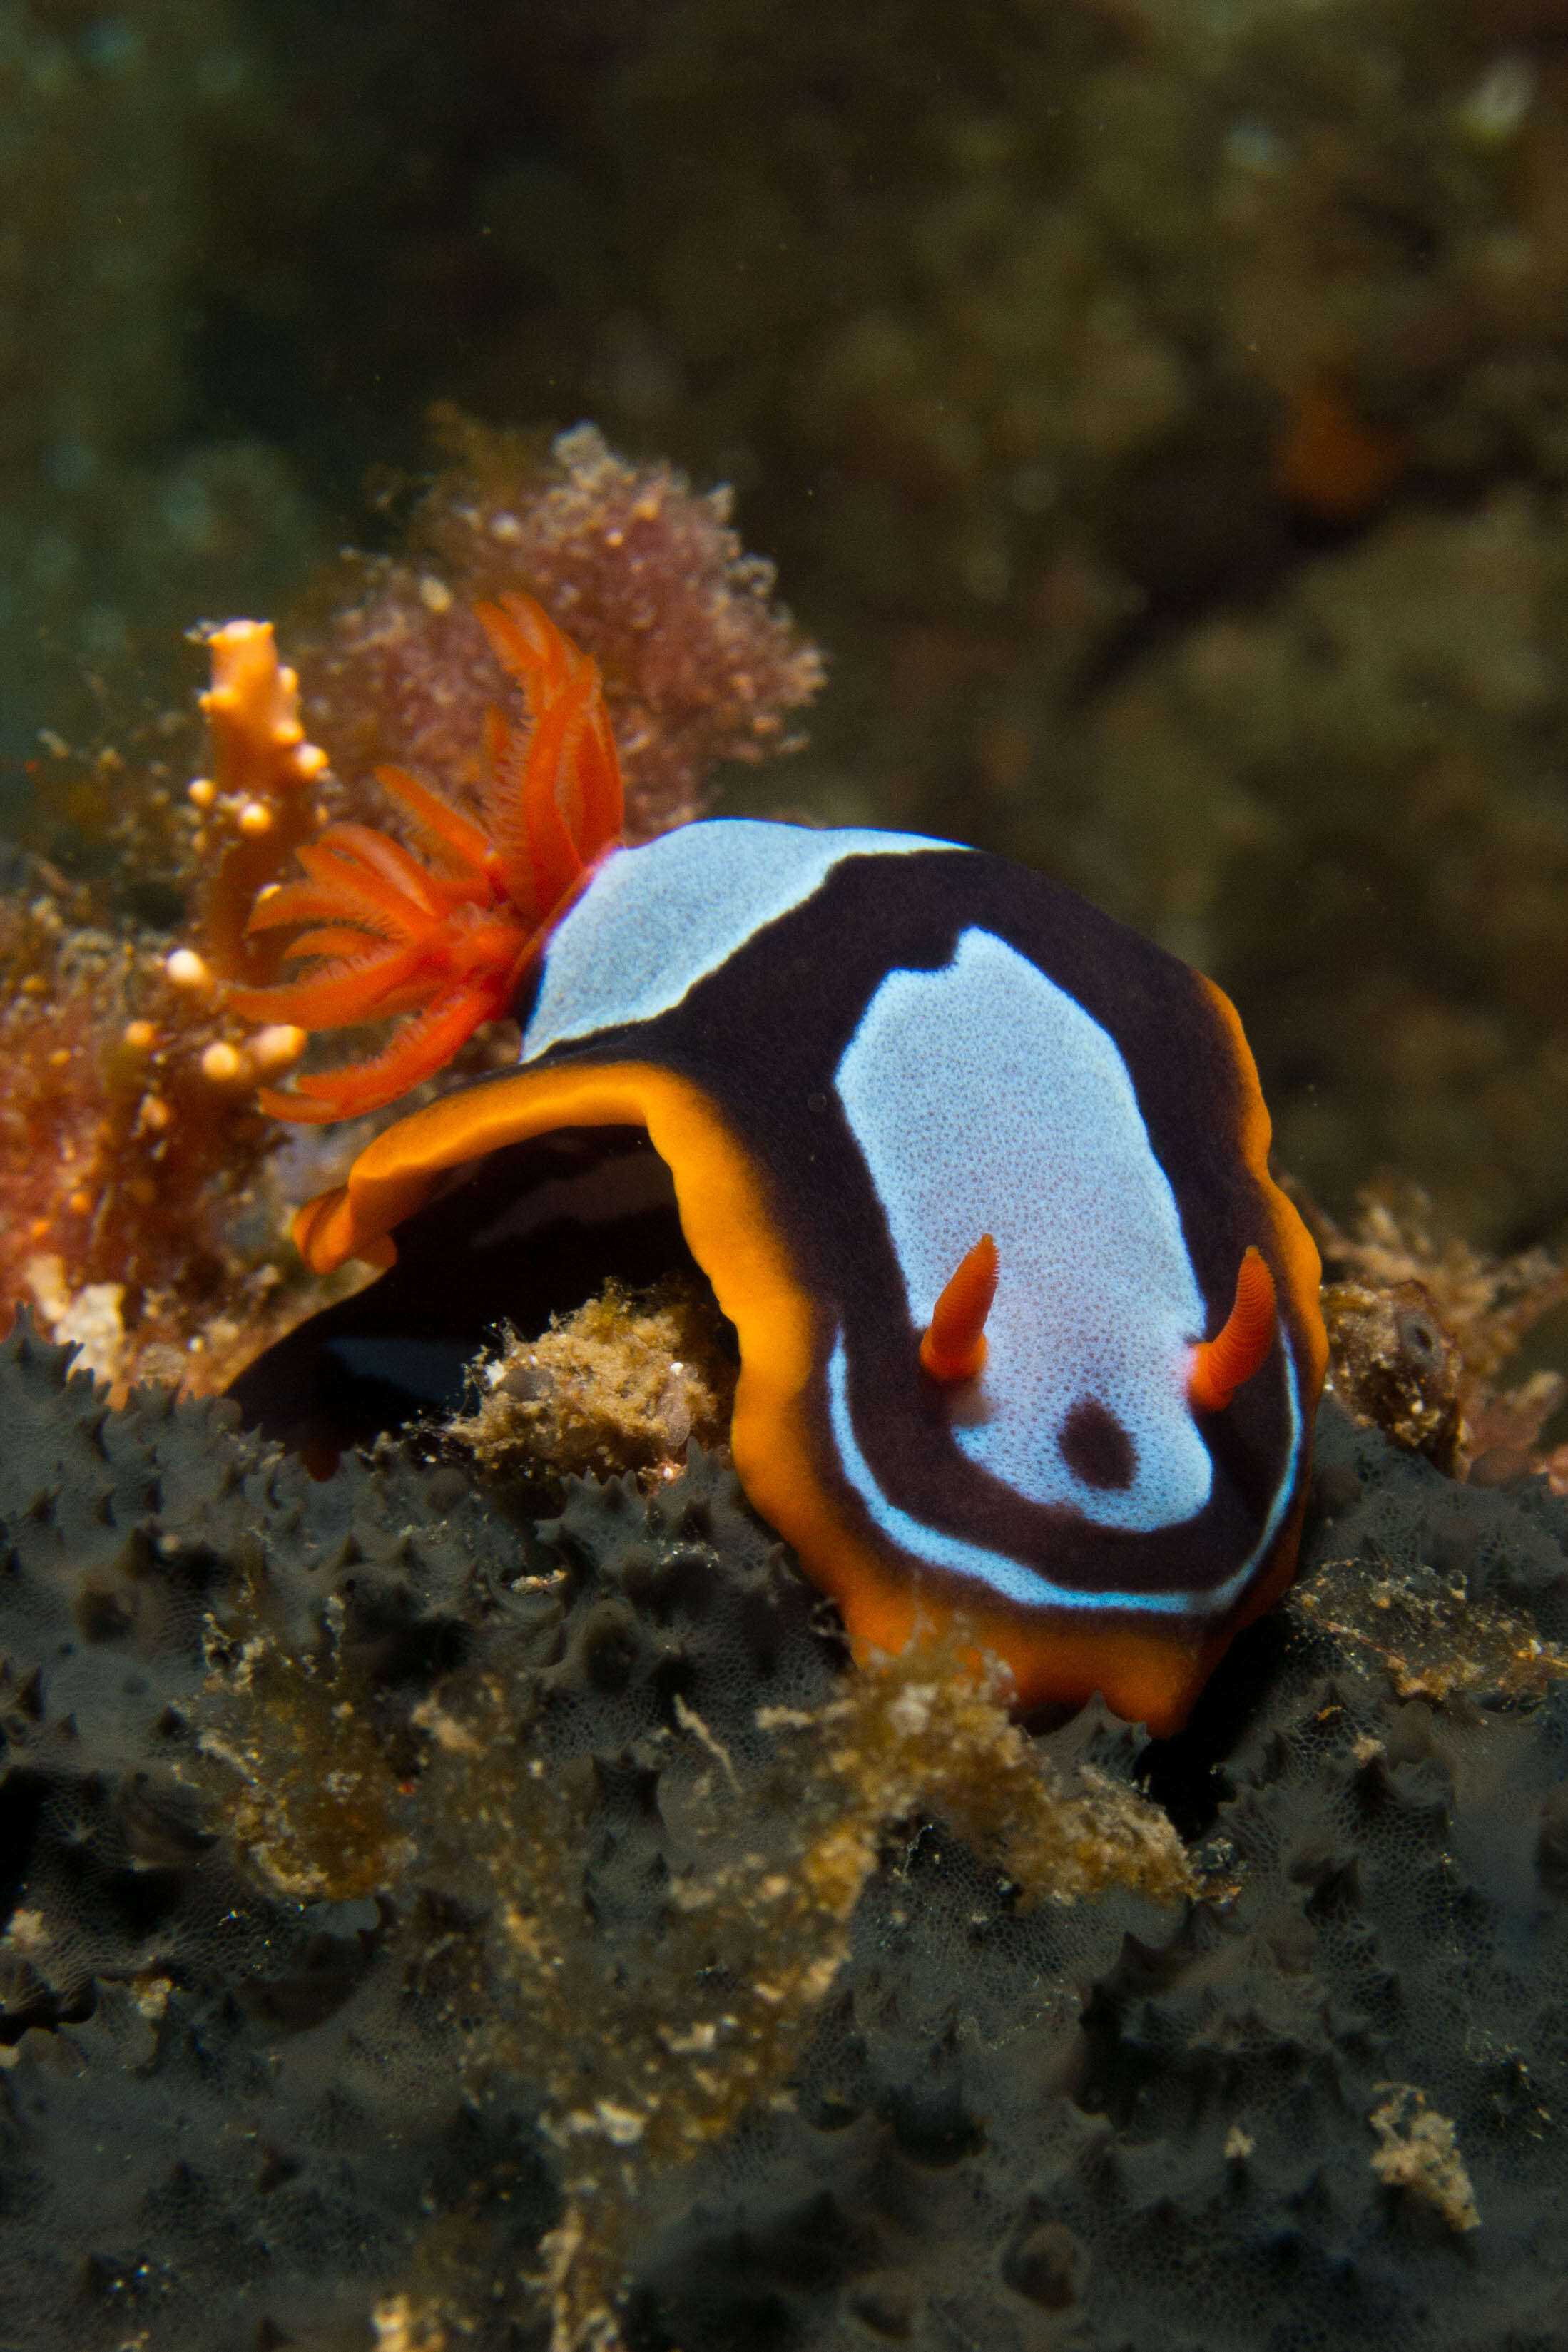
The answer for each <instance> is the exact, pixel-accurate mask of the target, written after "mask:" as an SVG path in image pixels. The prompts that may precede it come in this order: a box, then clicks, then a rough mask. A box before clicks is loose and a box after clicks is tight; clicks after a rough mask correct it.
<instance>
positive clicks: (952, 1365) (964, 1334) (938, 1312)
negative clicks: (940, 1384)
mask: <svg viewBox="0 0 1568 2352" xmlns="http://www.w3.org/2000/svg"><path fill="white" fill-rule="evenodd" d="M997 1271H998V1267H997V1258H996V1244H995V1243H994V1241H993V1240H992V1238H991V1236H990V1234H981V1236H980V1239H979V1240H978V1241H977V1242H976V1243H975V1244H974V1247H973V1249H972V1250H969V1251H967V1252H966V1253H965V1254H964V1255H963V1257H961V1258H960V1260H959V1262H958V1265H957V1267H956V1269H955V1270H954V1272H953V1273H952V1274H951V1275H950V1276H948V1279H947V1282H946V1283H945V1285H944V1286H943V1288H942V1297H940V1298H939V1299H938V1300H937V1302H936V1305H935V1307H933V1308H932V1310H931V1327H930V1328H929V1329H928V1331H927V1332H926V1334H925V1337H924V1338H923V1339H921V1365H922V1366H923V1368H924V1370H926V1371H928V1372H929V1373H930V1374H931V1378H932V1380H933V1381H972V1380H973V1378H974V1375H975V1373H976V1372H977V1371H979V1370H980V1369H981V1367H982V1366H983V1365H984V1361H985V1318H986V1317H987V1316H988V1315H989V1314H990V1312H991V1302H992V1300H993V1299H994V1297H995V1296H996V1276H997Z"/></svg>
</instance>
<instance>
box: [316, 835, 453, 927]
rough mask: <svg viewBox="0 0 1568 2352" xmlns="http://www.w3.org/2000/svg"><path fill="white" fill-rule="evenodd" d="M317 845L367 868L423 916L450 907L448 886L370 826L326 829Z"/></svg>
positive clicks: (401, 845)
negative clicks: (389, 884)
mask: <svg viewBox="0 0 1568 2352" xmlns="http://www.w3.org/2000/svg"><path fill="white" fill-rule="evenodd" d="M319 846H320V847H321V848H323V849H330V850H331V851H332V853H333V854H334V856H340V857H344V858H347V859H349V860H350V861H351V862H352V863H353V864H354V865H356V866H361V867H362V868H364V867H368V869H369V870H370V872H371V873H373V874H376V875H379V876H380V877H382V879H383V880H384V881H386V882H390V883H391V885H392V887H393V888H394V889H395V890H396V891H398V892H399V893H400V894H401V896H402V897H403V898H405V899H407V900H408V901H409V903H410V904H411V905H412V906H415V907H417V908H419V910H420V912H421V913H422V914H426V915H437V916H438V915H440V914H442V913H444V912H445V910H446V908H447V906H449V905H450V904H451V900H452V886H451V884H450V883H449V882H448V881H447V880H446V879H445V878H444V877H442V876H440V875H438V874H433V873H432V872H431V870H430V868H429V866H422V865H421V864H420V862H419V860H418V858H417V857H416V856H414V854H413V852H412V851H411V850H407V849H405V848H404V846H403V844H402V843H401V842H400V841H394V839H393V837H392V835H390V834H389V833H381V832H378V830H377V829H376V827H375V826H374V825H373V824H333V825H329V826H328V828H327V830H326V832H325V833H324V834H322V835H321V841H320V843H319Z"/></svg>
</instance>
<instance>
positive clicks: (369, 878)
mask: <svg viewBox="0 0 1568 2352" xmlns="http://www.w3.org/2000/svg"><path fill="white" fill-rule="evenodd" d="M324 839H325V836H324V835H323V841H324ZM300 865H301V866H303V867H304V868H305V871H306V872H307V873H308V874H309V875H310V878H311V880H312V881H313V882H315V883H316V884H317V885H318V886H319V887H321V889H322V890H328V891H331V892H333V893H334V894H335V897H336V900H337V905H336V912H337V913H338V914H339V915H351V916H353V918H354V919H356V920H358V919H363V920H364V921H365V922H367V923H371V924H374V928H375V929H377V930H378V931H389V932H391V933H393V934H394V935H395V937H397V938H399V939H405V940H407V939H413V938H415V937H416V935H417V934H418V933H419V932H420V931H422V930H424V929H426V927H427V926H428V924H429V922H430V919H431V918H430V914H429V912H428V910H427V909H426V908H423V907H419V906H416V905H414V904H413V903H412V902H411V901H410V900H409V899H407V898H405V896H404V895H403V893H402V891H400V890H397V889H395V888H394V887H393V885H392V884H391V883H390V882H387V881H385V880H384V879H383V877H381V876H380V875H379V874H375V873H373V872H372V870H371V869H370V867H369V866H360V865H357V864H351V863H350V861H349V860H348V859H347V858H346V857H338V856H333V854H332V852H331V849H330V848H326V847H324V846H322V845H321V843H317V842H312V843H310V845H308V846H307V847H306V848H304V849H301V850H300Z"/></svg>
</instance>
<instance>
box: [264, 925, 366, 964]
mask: <svg viewBox="0 0 1568 2352" xmlns="http://www.w3.org/2000/svg"><path fill="white" fill-rule="evenodd" d="M387 945H388V942H387V941H386V940H381V939H377V938H376V936H375V934H374V932H373V931H361V930H350V929H347V928H346V926H345V927H339V926H336V925H332V924H323V925H322V926H321V929H320V930H315V931H301V932H300V936H299V938H298V939H297V940H289V944H288V946H287V947H286V948H285V949H284V950H283V953H284V955H285V956H286V957H287V956H333V957H336V958H338V959H339V960H340V961H341V960H342V958H343V957H344V956H362V955H363V954H364V953H365V951H366V950H367V949H370V948H384V947H385V946H387ZM307 976H308V975H307Z"/></svg>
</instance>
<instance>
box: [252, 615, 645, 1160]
mask: <svg viewBox="0 0 1568 2352" xmlns="http://www.w3.org/2000/svg"><path fill="white" fill-rule="evenodd" d="M476 609H477V611H478V614H479V620H480V622H481V623H482V624H483V625H484V629H485V632H486V635H488V636H489V641H490V644H491V646H493V648H494V650H495V653H496V656H497V657H498V659H499V660H500V663H501V665H502V667H504V668H505V669H506V670H507V672H508V673H509V675H510V677H512V678H514V679H515V680H516V682H517V684H518V685H519V686H521V688H522V689H523V691H524V693H525V695H526V696H527V698H528V705H529V714H530V717H531V721H532V724H531V729H530V730H529V732H528V733H527V735H526V736H524V735H521V734H520V733H518V732H517V731H516V730H513V729H512V728H511V727H510V726H509V724H508V723H507V721H506V719H503V718H502V717H501V715H500V712H499V711H492V712H491V713H490V718H489V765H490V776H489V789H488V791H487V793H486V809H485V813H486V815H487V817H488V819H489V829H488V830H487V829H486V828H485V827H484V826H482V825H479V824H475V823H474V822H473V820H472V819H471V818H470V817H467V816H465V815H464V814H462V812H461V811H460V810H458V809H455V808H452V807H450V806H449V805H448V804H447V802H445V801H444V800H442V799H441V797H440V795H439V794H438V793H433V792H432V791H431V790H430V789H429V787H428V786H427V785H426V784H421V783H419V782H416V780H415V778H414V777H412V776H407V775H405V774H404V772H403V771H402V770H401V769H400V768H378V769H377V770H376V775H377V777H378V779H379V781H380V782H381V784H382V786H383V788H384V790H385V791H386V792H387V793H389V794H390V795H391V797H392V798H393V799H394V800H395V801H397V802H399V803H401V804H402V807H403V809H404V811H405V814H406V816H407V818H408V820H409V824H410V826H411V829H412V831H413V833H414V835H415V836H416V839H417V841H418V843H419V845H420V847H421V849H422V850H423V851H424V853H425V856H416V855H415V854H414V852H413V851H412V850H411V849H409V848H407V847H405V845H404V844H403V843H402V842H400V841H395V840H394V839H393V837H392V835H390V834H386V833H382V832H380V831H379V830H378V829H377V828H376V827H375V826H374V825H367V824H331V825H329V826H328V827H327V828H326V830H325V832H323V833H321V834H320V835H318V836H317V838H316V839H315V840H314V841H313V842H310V843H307V844H306V845H304V847H302V848H301V849H300V851H299V853H298V856H299V861H300V865H301V866H303V868H304V870H305V875H306V877H307V878H306V879H305V880H304V881H300V882H285V883H281V884H277V885H274V886H273V887H271V888H270V889H268V890H266V891H264V892H263V893H262V895H261V897H260V898H258V901H257V903H256V905H255V907H254V908H252V910H251V915H250V920H249V924H248V926H247V929H248V930H249V931H251V932H260V931H267V930H272V929H277V928H278V927H279V926H280V925H286V924H288V925H291V924H300V925H305V926H308V927H309V928H306V929H302V930H301V931H300V935H299V937H298V938H296V939H295V940H292V941H291V942H290V944H289V948H288V949H287V950H285V952H286V954H287V955H288V956H289V958H296V957H298V958H302V959H306V960H308V961H310V962H311V963H312V964H313V966H314V969H313V970H311V971H307V972H305V973H304V974H302V975H301V977H300V979H298V980H295V981H289V982H283V983H282V984H281V985H279V986H278V987H274V988H236V989H233V990H231V992H230V1002H231V1003H233V1004H234V1005H235V1006H236V1008H237V1010H238V1011H239V1012H241V1013H245V1014H247V1016H248V1017H249V1018H251V1019H253V1020H259V1021H287V1022H290V1023H292V1024H294V1025H295V1026H296V1027H297V1028H300V1029H336V1028H342V1027H345V1026H347V1025H348V1024H353V1023H357V1022H362V1021H377V1020H383V1019H385V1018H387V1017H388V1016H391V1015H395V1014H408V1015H411V1016H412V1017H411V1018H409V1019H407V1020H405V1023H404V1025H403V1026H402V1027H401V1028H400V1029H398V1030H397V1031H396V1032H395V1034H394V1035H393V1037H392V1039H391V1041H390V1042H389V1044H388V1045H385V1046H384V1048H383V1050H382V1051H381V1052H380V1053H379V1054H375V1055H371V1056H369V1057H368V1058H367V1059H365V1060H363V1061H358V1062H349V1063H346V1064H344V1065H343V1066H342V1067H341V1068H338V1069H332V1070H320V1071H312V1072H307V1073H306V1074H305V1075H304V1076H301V1077H299V1078H297V1079H296V1081H295V1083H294V1086H293V1087H292V1088H291V1089H290V1090H289V1091H288V1092H287V1093H282V1092H279V1091H278V1090H277V1089H275V1088H264V1089H263V1090H262V1093H261V1097H260V1099H261V1103H262V1105H263V1108H265V1109H267V1110H268V1111H270V1112H271V1113H272V1114H273V1115H274V1117H276V1118H290V1119H300V1120H309V1121H313V1122H325V1121H327V1120H329V1119H338V1118H357V1117H358V1116H359V1115H360V1114H361V1113H363V1112H364V1111H369V1110H379V1109H380V1108H382V1107H383V1105H384V1104H386V1103H390V1102H395V1101H396V1099H397V1097H399V1096H400V1095H403V1094H406V1093H407V1091H408V1089H409V1087H414V1086H417V1085H418V1084H419V1083H420V1081H421V1080H422V1079H425V1078H427V1077H432V1076H434V1075H435V1073H436V1072H437V1070H438V1069H440V1068H441V1066H443V1064H444V1063H447V1062H448V1061H450V1060H451V1058H452V1055H454V1054H455V1053H456V1052H457V1051H458V1047H459V1046H460V1045H462V1044H463V1043H464V1041H465V1040H466V1039H467V1038H468V1037H469V1036H471V1035H472V1034H473V1032H474V1031H475V1030H476V1029H477V1028H479V1025H480V1024H481V1023H482V1022H486V1021H493V1020H496V1019H499V1018H500V1016H501V1015H503V1014H504V1013H507V1012H508V1011H509V1010H510V1007H511V1005H512V1003H513V1002H514V1001H515V999H516V996H517V992H518V990H519V988H520V987H521V983H522V980H523V976H524V974H525V973H526V971H527V970H528V967H529V965H530V963H531V961H532V960H533V958H534V956H535V955H536V954H537V953H538V952H539V950H540V949H541V947H542V945H543V942H544V940H545V939H546V938H547V936H548V934H549V932H550V929H551V928H552V924H553V923H554V922H555V920H556V919H558V917H559V916H560V915H561V914H562V913H563V911H564V909H565V908H566V907H567V906H568V905H569V904H570V902H571V901H572V899H573V898H575V896H576V895H577V893H578V891H579V890H580V889H581V888H582V887H583V884H584V881H585V880H586V878H587V877H588V875H589V874H590V872H591V871H592V870H593V867H594V866H595V862H596V861H597V859H598V858H600V857H601V856H603V855H604V853H605V850H606V849H608V848H609V847H610V846H611V845H613V844H614V843H615V842H616V840H617V839H618V838H619V835H620V831H621V824H622V818H623V807H622V793H621V772H620V766H619V763H618V761H617V760H616V745H615V738H614V736H613V735H612V734H611V732H610V722H609V716H608V713H607V712H606V710H605V698H604V690H603V687H602V684H601V681H600V677H599V672H598V667H597V665H596V664H595V662H594V661H592V660H591V659H590V658H589V656H587V655H586V654H584V652H582V651H581V649H580V648H579V647H578V646H574V644H573V643H572V640H571V639H570V638H569V637H568V636H566V635H563V632H562V631H561V630H560V629H558V628H557V627H556V625H555V624H554V622H553V621H552V619H551V618H550V615H549V614H548V613H546V612H545V611H544V609H543V607H542V605H540V604H535V603H534V601H533V599H532V598H531V597H530V596H512V595H509V596H505V597H503V598H502V599H501V601H500V604H481V605H479V606H478V607H477V608H476Z"/></svg>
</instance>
